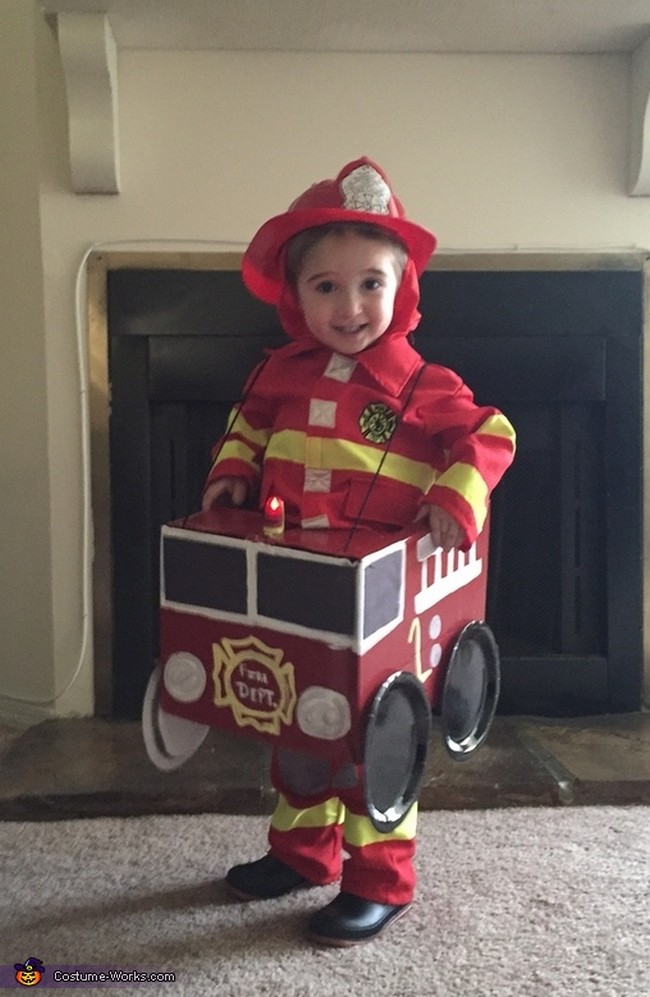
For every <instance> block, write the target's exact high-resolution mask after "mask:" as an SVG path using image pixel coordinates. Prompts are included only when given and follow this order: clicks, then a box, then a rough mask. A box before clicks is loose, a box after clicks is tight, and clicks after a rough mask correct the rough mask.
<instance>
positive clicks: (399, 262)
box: [286, 222, 408, 287]
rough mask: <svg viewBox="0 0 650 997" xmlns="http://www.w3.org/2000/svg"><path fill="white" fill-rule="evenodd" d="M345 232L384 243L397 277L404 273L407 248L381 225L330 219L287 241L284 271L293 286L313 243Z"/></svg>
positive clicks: (342, 234)
mask: <svg viewBox="0 0 650 997" xmlns="http://www.w3.org/2000/svg"><path fill="white" fill-rule="evenodd" d="M347 232H353V233H354V234H355V235H359V236H361V238H363V239H371V240H373V241H374V242H383V243H385V244H386V245H387V246H390V248H391V249H392V250H393V252H394V254H395V265H396V267H397V268H398V270H399V271H400V276H401V274H402V273H403V272H404V267H405V266H406V261H407V260H408V250H407V248H406V246H405V245H404V243H403V242H402V240H401V239H399V238H398V237H397V236H396V235H393V234H392V232H389V231H388V230H387V229H384V228H382V227H381V226H380V225H372V224H371V223H370V222H330V224H329V225H317V226H316V227H315V228H307V229H305V230H304V231H303V232H298V234H297V235H294V236H293V238H291V239H289V242H288V243H287V257H286V273H287V280H288V281H289V283H290V284H291V285H292V286H293V287H295V286H296V284H297V282H298V278H299V276H300V272H301V270H302V267H303V263H304V262H305V257H306V256H307V254H308V253H309V252H311V250H312V249H313V248H314V246H317V245H318V243H319V242H320V241H321V239H324V238H325V237H326V236H328V235H335V236H338V237H341V236H344V235H345V234H346V233H347Z"/></svg>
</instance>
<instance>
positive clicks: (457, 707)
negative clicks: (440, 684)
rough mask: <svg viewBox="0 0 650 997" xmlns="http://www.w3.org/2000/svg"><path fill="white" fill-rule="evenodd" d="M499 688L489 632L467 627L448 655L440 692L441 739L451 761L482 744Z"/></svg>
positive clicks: (495, 653) (494, 649) (479, 626)
mask: <svg viewBox="0 0 650 997" xmlns="http://www.w3.org/2000/svg"><path fill="white" fill-rule="evenodd" d="M500 684H501V673H500V669H499V651H498V649H497V645H496V642H495V640H494V637H493V635H492V631H491V630H490V628H489V627H488V626H487V625H486V624H485V623H479V622H473V623H468V624H467V626H466V627H464V628H463V630H461V632H460V634H459V636H458V639H457V641H456V643H455V645H454V648H453V650H452V652H451V656H450V658H449V664H448V666H447V674H446V675H445V684H444V688H443V692H442V701H441V710H440V713H441V720H442V736H443V740H444V743H445V747H446V748H447V751H448V752H449V754H450V755H451V756H452V758H455V759H457V760H462V759H464V758H469V756H470V755H472V754H474V752H475V751H477V750H478V748H480V747H481V745H482V744H483V742H484V741H485V738H486V737H487V736H488V733H489V731H490V727H491V726H492V720H493V719H494V714H495V711H496V708H497V702H498V699H499V688H500Z"/></svg>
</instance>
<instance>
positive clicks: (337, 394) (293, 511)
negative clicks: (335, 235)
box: [207, 266, 515, 548]
mask: <svg viewBox="0 0 650 997" xmlns="http://www.w3.org/2000/svg"><path fill="white" fill-rule="evenodd" d="M418 294H419V291H418V288H417V278H416V277H415V275H414V272H413V269H412V268H411V267H410V266H409V267H407V271H406V273H405V275H404V278H403V280H402V286H401V288H400V290H399V291H398V295H397V297H396V303H395V314H394V317H393V323H392V325H391V326H390V328H389V329H388V330H387V331H386V332H385V333H384V335H383V336H382V337H381V339H379V340H378V341H377V342H376V343H374V344H372V346H370V347H369V348H368V349H366V350H363V351H362V352H360V353H357V354H355V355H353V356H343V355H341V354H337V353H332V351H331V350H330V349H329V348H328V347H325V346H323V345H322V344H320V343H319V342H317V341H316V340H315V339H314V338H313V337H312V336H311V334H310V333H309V332H308V331H306V330H305V328H304V323H303V321H302V316H301V312H300V310H299V307H298V306H297V304H296V302H295V298H293V296H292V293H291V292H290V290H289V289H287V292H286V294H285V300H284V302H283V303H282V304H281V306H280V309H279V311H280V315H281V318H282V320H283V325H284V327H285V329H287V331H289V333H290V334H291V335H292V336H293V339H294V340H295V341H294V342H292V343H289V344H288V345H286V346H284V347H281V348H280V349H279V350H276V351H274V352H273V353H271V354H269V356H268V357H267V358H266V359H265V360H264V361H263V362H262V364H261V365H259V366H258V367H257V368H256V370H255V371H253V374H252V375H251V377H250V378H249V381H248V385H247V387H246V389H245V391H244V395H243V402H242V403H240V404H239V405H238V406H236V407H235V409H234V410H233V413H232V414H231V418H230V420H229V423H228V425H229V426H230V430H229V431H228V432H227V434H226V435H225V436H224V437H223V438H222V439H221V440H220V441H219V442H218V443H217V445H216V446H215V448H214V450H213V461H214V462H213V465H212V468H211V470H210V473H209V476H208V482H207V483H210V482H212V481H214V480H215V479H216V478H219V477H224V476H228V475H233V476H238V477H242V478H244V479H245V480H246V481H247V482H248V485H249V491H250V492H252V493H257V491H258V489H259V501H260V506H263V503H264V502H265V500H266V498H267V497H268V496H269V495H270V494H277V495H279V496H280V497H281V498H283V499H284V502H285V509H286V515H287V520H288V522H289V523H291V524H294V525H302V526H303V527H350V526H352V525H354V524H355V523H357V522H358V521H360V522H361V523H362V524H363V525H371V526H375V527H380V528H390V527H402V526H406V525H408V524H409V523H411V522H412V521H413V520H414V519H415V518H416V516H417V515H418V512H419V511H420V507H421V505H422V503H423V502H424V503H433V504H435V505H437V506H439V507H440V508H442V509H444V510H446V511H447V512H448V513H450V514H451V515H452V516H453V517H454V518H455V519H456V520H457V522H458V523H459V524H460V525H461V526H462V528H463V530H464V531H465V535H466V543H465V544H464V545H463V546H464V547H465V548H467V547H468V546H470V545H471V543H473V541H474V540H475V538H476V536H477V534H478V533H479V532H480V530H481V527H482V525H483V522H484V520H485V516H486V513H487V507H488V501H489V496H490V493H491V491H492V489H493V488H494V486H495V485H496V484H497V482H498V481H499V479H500V478H501V476H502V474H503V473H504V471H505V470H506V468H507V467H508V466H509V464H510V463H511V461H512V459H513V455H514V441H515V434H514V430H513V428H512V426H511V425H510V423H509V421H508V420H507V419H506V417H505V416H504V415H502V414H501V413H500V412H499V411H498V410H497V409H495V408H491V407H481V406H478V405H476V404H475V402H474V399H473V395H472V393H471V391H470V390H469V388H468V387H467V386H466V385H465V384H464V383H463V382H462V380H461V379H460V378H459V377H458V376H457V375H456V374H454V373H453V372H452V371H450V370H448V369H447V368H445V367H440V366H436V365H433V364H426V363H424V361H423V360H422V358H421V357H420V355H419V354H418V353H417V352H416V350H415V349H413V347H412V346H411V345H410V344H409V342H408V341H407V339H406V338H405V337H406V334H407V332H408V331H410V329H412V328H413V327H414V325H415V324H417V321H418V319H419V313H418V312H417V310H416V305H417V301H418Z"/></svg>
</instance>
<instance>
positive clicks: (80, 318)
mask: <svg viewBox="0 0 650 997" xmlns="http://www.w3.org/2000/svg"><path fill="white" fill-rule="evenodd" d="M152 245H158V246H161V247H163V246H164V247H165V249H167V250H169V251H170V252H171V251H173V248H175V247H179V246H182V247H183V249H185V250H186V251H189V247H190V246H201V247H202V248H204V247H207V246H209V247H210V248H211V250H212V251H213V252H228V251H229V250H230V251H238V250H241V249H243V248H245V247H246V245H247V243H245V242H239V241H236V240H232V241H225V240H220V241H219V242H216V241H210V240H201V239H176V240H166V239H130V240H126V241H121V242H102V243H94V244H93V245H92V246H90V247H89V248H88V249H87V250H86V251H85V252H84V254H83V256H82V258H81V262H80V263H79V267H78V269H77V276H76V279H75V293H74V305H75V326H76V342H77V368H78V376H79V401H80V416H81V475H82V482H81V487H82V506H83V508H82V545H81V558H82V563H81V571H82V591H81V598H82V619H81V647H80V649H79V659H78V661H77V664H76V666H75V669H74V671H73V673H72V676H71V677H70V679H69V680H68V682H67V683H66V685H65V686H64V687H63V689H61V690H59V691H58V692H55V693H54V695H53V696H52V697H50V698H49V699H26V698H22V697H19V696H9V695H5V694H4V693H0V700H4V701H6V702H9V703H22V704H24V705H29V706H50V705H52V704H53V703H55V702H56V701H57V700H58V699H60V698H61V696H64V695H65V694H66V692H69V690H70V689H71V688H72V686H73V685H74V683H75V682H76V681H77V679H78V678H79V675H80V673H81V669H82V668H83V665H84V661H85V658H86V653H87V651H88V642H89V640H90V607H91V603H92V596H93V592H92V569H91V565H92V561H93V550H92V546H93V540H92V538H93V523H92V496H91V488H90V483H91V452H90V406H89V404H88V394H89V391H88V367H87V364H86V362H85V349H84V343H85V334H86V318H85V316H86V315H87V309H86V295H85V293H84V292H85V285H84V276H85V272H86V264H87V262H88V258H89V256H90V255H91V253H98V252H105V251H107V250H116V251H117V250H120V249H129V250H132V251H133V250H135V249H136V247H138V246H140V247H144V246H146V247H147V248H148V249H150V248H151V246H152Z"/></svg>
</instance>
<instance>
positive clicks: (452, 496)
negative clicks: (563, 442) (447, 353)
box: [421, 368, 516, 550]
mask: <svg viewBox="0 0 650 997" xmlns="http://www.w3.org/2000/svg"><path fill="white" fill-rule="evenodd" d="M438 370H439V371H441V372H442V371H444V375H445V378H446V380H447V385H448V390H447V391H446V392H433V393H432V395H431V400H430V402H428V403H427V402H425V403H424V405H423V406H422V409H421V412H422V416H423V418H425V419H426V421H427V422H428V423H429V424H430V425H431V426H432V427H435V428H434V435H435V437H436V438H437V441H438V442H439V444H440V446H441V447H442V449H443V453H444V463H443V466H442V467H441V468H440V470H439V471H438V473H437V475H436V479H435V481H434V483H433V485H432V486H431V488H430V489H429V490H428V492H427V493H426V495H425V496H424V501H425V502H427V503H431V504H433V505H437V506H439V507H440V508H441V509H444V510H445V511H446V512H448V513H449V514H450V515H451V516H453V517H454V519H455V520H456V521H457V522H458V523H459V525H460V526H461V527H462V528H463V530H464V531H465V536H466V542H465V543H464V544H463V545H462V548H463V549H464V550H466V549H467V548H468V547H470V546H471V544H472V543H473V542H474V540H476V537H477V536H478V534H479V533H480V532H481V529H482V528H483V524H484V522H485V518H486V516H487V511H488V506H489V499H490V495H491V493H492V490H493V489H494V487H495V486H496V485H497V484H498V482H499V481H500V480H501V477H502V475H503V474H504V472H505V471H506V470H507V468H508V467H509V466H510V464H511V463H512V460H513V458H514V455H515V443H516V436H515V431H514V429H513V427H512V425H511V423H510V422H509V421H508V419H507V418H506V416H505V415H503V413H502V412H500V411H499V410H498V409H496V408H493V407H489V406H479V405H477V404H476V403H475V402H474V396H473V394H472V392H471V391H470V389H469V388H468V387H467V385H465V384H464V383H463V382H462V381H461V379H460V378H459V377H457V375H455V374H453V373H452V372H451V371H447V370H445V369H444V368H438ZM436 396H437V397H436Z"/></svg>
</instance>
